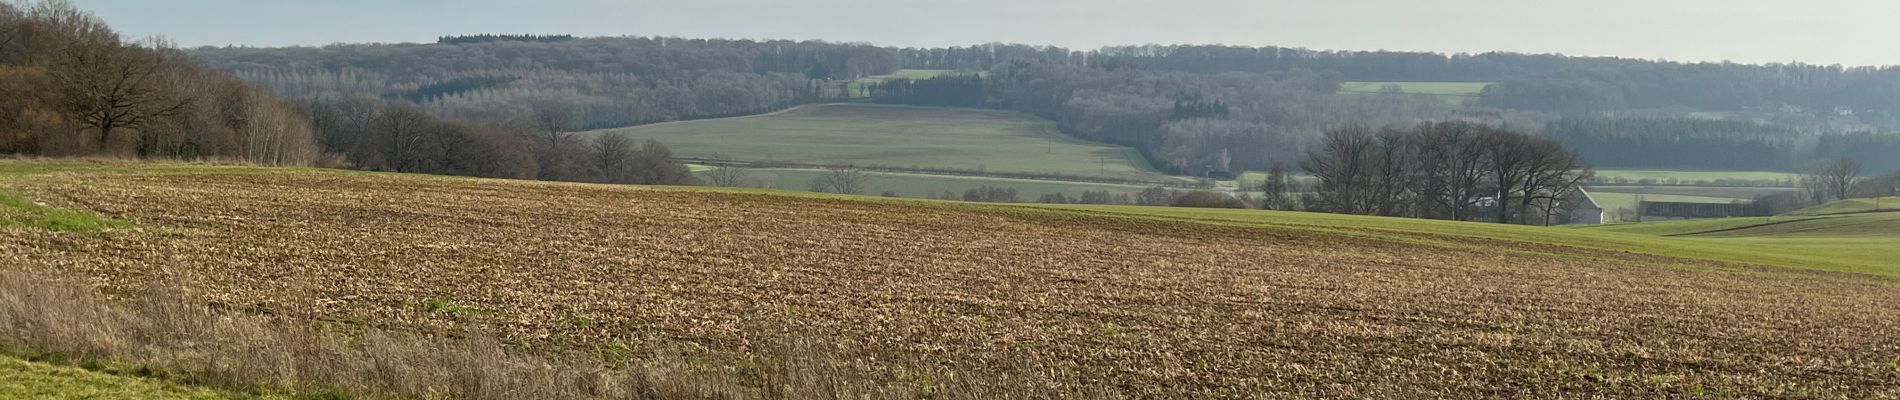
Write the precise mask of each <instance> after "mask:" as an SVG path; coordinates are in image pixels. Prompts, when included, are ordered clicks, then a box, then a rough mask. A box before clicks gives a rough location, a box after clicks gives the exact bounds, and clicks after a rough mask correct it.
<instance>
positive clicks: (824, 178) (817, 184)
mask: <svg viewBox="0 0 1900 400" xmlns="http://www.w3.org/2000/svg"><path fill="white" fill-rule="evenodd" d="M865 180H866V179H865V176H864V172H862V171H858V169H857V168H852V167H842V168H832V169H831V170H830V171H828V172H825V174H824V175H820V176H819V177H818V179H815V180H812V181H811V190H812V191H814V192H824V193H837V194H862V193H864V182H865Z"/></svg>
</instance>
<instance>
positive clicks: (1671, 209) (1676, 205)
mask: <svg viewBox="0 0 1900 400" xmlns="http://www.w3.org/2000/svg"><path fill="white" fill-rule="evenodd" d="M1636 207H1637V209H1639V210H1641V211H1642V220H1644V221H1667V220H1678V219H1703V218H1729V217H1756V216H1760V215H1757V214H1760V212H1758V211H1757V210H1756V208H1755V205H1754V204H1749V203H1743V202H1736V203H1686V202H1675V201H1645V202H1642V203H1638V204H1637V205H1636Z"/></svg>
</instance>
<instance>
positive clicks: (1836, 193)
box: [1801, 157, 1861, 204]
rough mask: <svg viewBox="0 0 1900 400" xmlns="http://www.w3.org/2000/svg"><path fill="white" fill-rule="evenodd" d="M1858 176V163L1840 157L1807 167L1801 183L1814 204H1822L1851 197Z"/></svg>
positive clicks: (1858, 178)
mask: <svg viewBox="0 0 1900 400" xmlns="http://www.w3.org/2000/svg"><path fill="white" fill-rule="evenodd" d="M1860 174H1861V165H1860V162H1858V161H1854V159H1852V158H1846V157H1842V158H1838V159H1834V160H1827V161H1822V162H1817V163H1815V164H1814V165H1810V166H1808V169H1807V171H1803V173H1802V175H1801V183H1802V186H1804V187H1805V188H1806V189H1807V190H1808V193H1809V194H1808V195H1809V196H1812V197H1813V199H1814V203H1815V204H1822V203H1827V202H1830V201H1835V200H1845V199H1847V198H1848V197H1849V196H1851V195H1852V194H1853V193H1854V184H1855V183H1857V181H1859V180H1860Z"/></svg>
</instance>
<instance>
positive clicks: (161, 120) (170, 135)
mask: <svg viewBox="0 0 1900 400" xmlns="http://www.w3.org/2000/svg"><path fill="white" fill-rule="evenodd" d="M0 93H3V94H0V153H11V154H34V155H46V156H89V155H107V156H136V157H155V158H178V159H221V160H235V161H243V162H250V163H258V164H273V165H298V164H307V163H310V162H313V161H315V160H316V158H317V157H318V156H319V154H320V153H321V152H320V150H319V149H318V147H317V146H316V143H315V133H314V132H313V130H312V129H311V128H310V126H309V124H308V121H307V120H305V119H304V118H303V116H302V115H301V113H300V112H299V111H298V110H297V108H296V107H295V106H294V105H292V104H289V103H286V102H284V101H281V100H278V99H277V98H276V97H274V96H273V95H272V94H271V93H270V92H269V91H267V90H265V89H263V88H260V87H257V86H253V85H251V84H247V83H245V82H243V81H240V80H238V79H236V78H233V77H231V76H230V75H228V74H224V73H220V72H216V71H213V70H211V69H208V68H205V67H204V66H202V65H200V64H199V63H198V62H196V61H194V60H192V59H191V58H190V57H188V56H187V55H185V54H184V53H183V52H181V51H178V50H176V49H174V48H172V46H170V44H168V43H166V42H164V41H162V40H157V39H152V40H143V41H132V40H127V39H125V38H122V37H120V36H119V34H118V33H117V32H114V31H113V30H112V29H111V28H110V27H108V26H106V24H105V22H103V21H101V20H100V19H99V18H97V17H95V16H93V15H92V14H89V13H86V12H84V11H80V10H79V9H77V8H75V7H73V6H72V4H70V3H67V2H65V1H63V0H49V1H43V2H37V3H34V2H20V3H0Z"/></svg>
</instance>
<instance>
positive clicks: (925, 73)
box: [848, 69, 956, 98]
mask: <svg viewBox="0 0 1900 400" xmlns="http://www.w3.org/2000/svg"><path fill="white" fill-rule="evenodd" d="M952 72H956V71H954V70H948V69H900V70H896V71H892V72H891V73H890V74H889V75H874V76H867V77H863V78H859V79H857V80H853V81H851V83H849V86H848V87H849V89H850V90H851V97H854V98H864V97H870V95H871V94H870V93H869V92H867V91H866V88H868V87H870V86H871V85H874V84H878V83H883V82H884V81H886V80H891V79H930V78H935V77H938V76H941V75H943V74H948V73H952Z"/></svg>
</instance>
